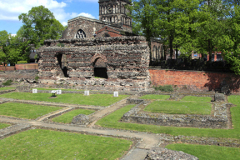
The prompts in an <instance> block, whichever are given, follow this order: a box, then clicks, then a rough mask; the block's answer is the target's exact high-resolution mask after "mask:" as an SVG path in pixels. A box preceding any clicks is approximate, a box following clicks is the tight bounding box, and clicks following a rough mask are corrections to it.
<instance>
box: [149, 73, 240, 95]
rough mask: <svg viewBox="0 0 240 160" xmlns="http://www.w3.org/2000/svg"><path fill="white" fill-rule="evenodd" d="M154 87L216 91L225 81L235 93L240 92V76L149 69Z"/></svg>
mask: <svg viewBox="0 0 240 160" xmlns="http://www.w3.org/2000/svg"><path fill="white" fill-rule="evenodd" d="M149 73H150V76H151V82H152V85H154V86H158V85H177V86H178V87H187V88H188V89H192V90H203V91H206V90H209V91H211V90H216V89H219V87H220V84H221V83H223V81H225V82H226V83H227V84H228V85H229V87H230V89H231V90H232V91H234V92H240V90H239V86H240V76H236V75H235V74H232V73H215V72H204V71H175V70H162V69H149Z"/></svg>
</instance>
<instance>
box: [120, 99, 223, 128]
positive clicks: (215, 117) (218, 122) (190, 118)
mask: <svg viewBox="0 0 240 160" xmlns="http://www.w3.org/2000/svg"><path fill="white" fill-rule="evenodd" d="M149 103H150V102H143V103H140V104H139V105H137V106H135V107H134V108H132V109H131V110H130V111H128V112H127V113H125V114H124V115H123V117H122V118H121V121H123V122H130V123H140V124H151V125H160V126H176V127H199V128H227V127H228V126H227V125H228V113H227V107H228V105H227V104H224V103H214V104H213V105H214V107H213V114H212V115H190V114H186V115H183V114H165V113H151V112H146V111H143V109H144V108H145V107H146V106H147V105H148V104H149Z"/></svg>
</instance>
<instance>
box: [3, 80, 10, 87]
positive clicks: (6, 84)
mask: <svg viewBox="0 0 240 160" xmlns="http://www.w3.org/2000/svg"><path fill="white" fill-rule="evenodd" d="M11 84H12V80H7V81H6V82H4V83H3V85H4V86H10V85H11Z"/></svg>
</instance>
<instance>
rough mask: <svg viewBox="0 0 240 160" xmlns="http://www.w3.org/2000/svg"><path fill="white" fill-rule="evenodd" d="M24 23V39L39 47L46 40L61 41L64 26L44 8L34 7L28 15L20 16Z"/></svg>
mask: <svg viewBox="0 0 240 160" xmlns="http://www.w3.org/2000/svg"><path fill="white" fill-rule="evenodd" d="M18 18H19V20H22V22H23V37H25V38H26V39H27V40H30V41H31V44H34V45H35V47H39V46H41V45H42V44H43V42H44V40H46V39H59V38H60V37H61V35H62V32H63V30H64V26H63V25H62V24H61V23H60V22H59V21H58V20H56V19H55V17H54V15H53V13H52V12H51V11H50V10H48V9H47V8H45V7H44V6H38V7H33V8H32V9H31V10H29V11H28V13H22V14H20V15H19V17H18Z"/></svg>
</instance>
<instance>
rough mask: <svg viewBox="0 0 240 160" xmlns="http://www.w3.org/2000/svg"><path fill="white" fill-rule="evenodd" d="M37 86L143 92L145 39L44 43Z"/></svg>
mask: <svg viewBox="0 0 240 160" xmlns="http://www.w3.org/2000/svg"><path fill="white" fill-rule="evenodd" d="M44 43H45V45H44V46H42V47H41V48H39V50H38V55H39V62H38V63H39V70H38V71H39V77H40V79H39V82H40V83H42V84H47V85H54V84H62V85H68V86H77V87H78V88H82V89H93V90H94V89H95V90H96V89H101V90H104V89H105V90H119V91H120V90H126V91H146V90H148V88H149V85H150V83H149V81H150V77H149V71H148V67H149V47H148V42H147V41H146V39H145V38H144V37H141V36H135V37H131V36H128V37H109V38H92V39H60V40H46V41H45V42H44Z"/></svg>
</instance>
